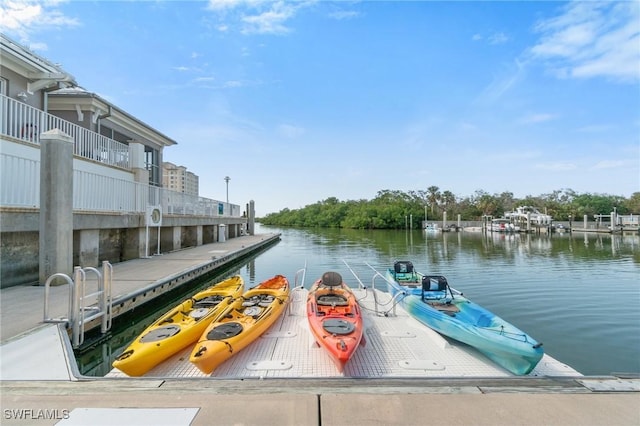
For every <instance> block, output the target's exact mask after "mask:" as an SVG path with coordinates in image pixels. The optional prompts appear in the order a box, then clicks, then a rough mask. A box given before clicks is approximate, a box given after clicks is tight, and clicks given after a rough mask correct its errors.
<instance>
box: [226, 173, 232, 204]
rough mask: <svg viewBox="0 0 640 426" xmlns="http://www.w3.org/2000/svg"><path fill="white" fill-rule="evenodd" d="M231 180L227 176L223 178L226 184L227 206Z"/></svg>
mask: <svg viewBox="0 0 640 426" xmlns="http://www.w3.org/2000/svg"><path fill="white" fill-rule="evenodd" d="M230 180H231V178H230V177H229V176H225V177H224V181H225V182H226V183H227V204H229V181H230Z"/></svg>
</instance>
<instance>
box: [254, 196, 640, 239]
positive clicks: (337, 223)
mask: <svg viewBox="0 0 640 426" xmlns="http://www.w3.org/2000/svg"><path fill="white" fill-rule="evenodd" d="M519 206H532V207H535V208H537V209H539V210H540V211H542V212H546V213H547V214H549V215H551V216H552V217H553V219H554V220H555V221H568V220H569V219H570V218H572V219H573V220H582V218H583V216H584V215H587V216H588V217H589V218H590V219H591V220H593V215H597V214H609V213H611V212H612V211H614V209H615V210H616V211H617V213H618V214H631V213H640V192H635V193H633V194H632V195H631V197H629V198H625V197H622V196H619V195H608V194H591V193H583V194H579V193H577V192H575V191H573V190H571V189H561V190H557V191H553V192H552V193H550V194H542V195H539V196H530V195H528V196H526V197H524V198H516V197H514V196H513V193H512V192H503V193H501V194H489V193H488V192H485V191H483V190H478V191H476V192H475V193H473V194H472V195H470V196H467V197H456V196H455V195H454V194H453V193H452V192H451V191H441V190H440V188H438V187H437V186H430V187H428V188H427V189H426V190H419V191H408V192H403V191H399V190H382V191H378V193H377V194H376V197H375V198H374V199H372V200H365V199H361V200H347V201H340V200H338V199H337V198H335V197H330V198H327V199H326V200H324V201H318V202H316V203H314V204H309V205H307V206H305V207H303V208H300V209H294V210H290V209H288V208H286V209H283V210H280V211H279V212H277V213H269V214H267V215H266V216H265V217H262V218H259V219H258V221H259V222H260V223H262V224H265V225H277V226H294V227H323V228H349V229H404V228H405V227H407V226H408V222H407V218H409V217H412V218H413V221H412V225H413V227H414V228H419V227H420V226H421V221H422V220H424V218H425V215H426V216H427V218H428V220H430V221H431V220H433V221H436V220H442V217H443V213H444V212H446V213H447V218H448V219H449V220H452V221H453V220H457V218H458V215H460V218H461V220H481V219H482V217H483V216H486V215H488V216H493V217H502V216H503V215H504V213H505V212H509V211H513V210H514V209H515V208H516V207H519Z"/></svg>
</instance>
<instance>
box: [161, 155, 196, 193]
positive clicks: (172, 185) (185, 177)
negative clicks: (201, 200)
mask: <svg viewBox="0 0 640 426" xmlns="http://www.w3.org/2000/svg"><path fill="white" fill-rule="evenodd" d="M198 179H199V178H198V176H197V175H195V174H193V173H191V172H190V171H188V170H187V168H186V167H184V166H177V165H175V164H173V163H169V162H164V163H162V186H163V187H165V188H167V189H170V190H172V191H177V192H184V193H185V194H189V195H196V196H197V195H198V192H199V183H198Z"/></svg>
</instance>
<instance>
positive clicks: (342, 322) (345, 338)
mask: <svg viewBox="0 0 640 426" xmlns="http://www.w3.org/2000/svg"><path fill="white" fill-rule="evenodd" d="M307 318H308V319H309V326H310V328H311V332H312V333H313V336H314V338H315V339H316V342H318V345H320V347H323V348H324V349H325V350H326V351H327V352H328V353H329V355H330V356H331V359H332V360H333V362H334V363H335V365H336V367H338V371H340V372H342V371H343V370H344V365H345V364H346V363H347V362H348V361H349V360H350V359H351V357H352V356H353V354H354V353H355V351H356V349H357V348H358V345H360V344H364V343H365V340H364V338H363V326H362V313H361V311H360V305H358V301H357V300H356V297H355V295H354V294H353V292H352V291H351V289H350V288H349V287H348V286H347V285H346V284H345V283H344V281H343V280H342V276H341V275H340V274H338V273H337V272H325V273H324V274H322V278H320V279H319V280H318V281H316V282H315V283H314V284H313V286H312V287H311V289H310V290H309V296H308V297H307Z"/></svg>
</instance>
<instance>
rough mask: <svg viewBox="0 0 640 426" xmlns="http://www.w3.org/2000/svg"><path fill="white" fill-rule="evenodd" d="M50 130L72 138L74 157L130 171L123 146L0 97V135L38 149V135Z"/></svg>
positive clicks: (127, 150) (127, 151) (127, 152)
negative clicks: (57, 130) (36, 146)
mask: <svg viewBox="0 0 640 426" xmlns="http://www.w3.org/2000/svg"><path fill="white" fill-rule="evenodd" d="M52 129H59V130H61V131H63V132H64V133H66V134H68V135H69V136H71V137H72V138H73V141H74V148H73V153H74V155H77V156H79V157H84V158H87V159H90V160H93V161H98V162H101V163H103V164H107V165H109V166H114V167H118V168H121V169H125V170H131V163H130V160H129V158H130V157H129V146H128V145H127V144H124V143H122V142H117V141H114V140H113V139H109V138H107V137H106V136H102V135H101V134H99V133H96V132H93V131H91V130H89V129H85V128H84V127H82V126H78V125H77V124H74V123H71V122H69V121H66V120H63V119H61V118H60V117H56V116H55V115H52V114H49V113H46V112H44V111H42V110H39V109H37V108H34V107H32V106H30V105H27V104H25V103H22V102H19V101H16V100H15V99H11V98H9V97H8V96H4V95H0V134H2V135H6V136H10V137H12V138H15V139H19V140H20V141H22V142H26V143H32V144H35V145H39V144H40V134H41V133H42V132H46V131H49V130H52Z"/></svg>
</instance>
